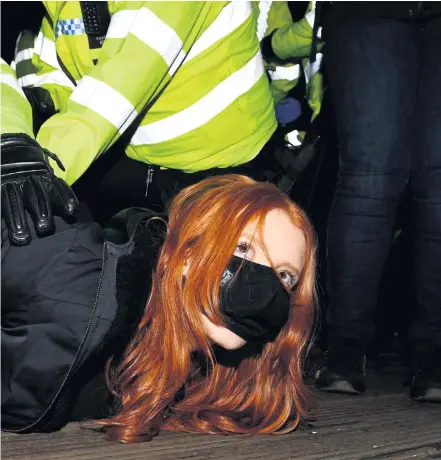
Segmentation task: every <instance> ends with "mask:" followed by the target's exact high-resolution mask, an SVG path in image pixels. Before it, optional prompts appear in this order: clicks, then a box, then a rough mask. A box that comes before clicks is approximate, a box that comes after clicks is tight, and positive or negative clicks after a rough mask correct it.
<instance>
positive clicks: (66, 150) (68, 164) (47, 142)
mask: <svg viewBox="0 0 441 460" xmlns="http://www.w3.org/2000/svg"><path fill="white" fill-rule="evenodd" d="M115 3H116V2H115ZM209 9H210V2H175V3H173V4H171V3H169V2H117V3H116V11H114V12H113V15H112V19H111V22H110V26H109V30H108V33H107V36H106V39H105V41H104V44H103V47H102V50H101V54H100V58H99V63H98V64H97V65H96V66H95V67H94V68H93V69H92V70H91V71H90V73H89V74H88V75H85V76H84V77H83V78H82V79H81V81H80V82H79V84H78V86H77V87H76V88H75V89H74V90H73V92H72V93H71V95H70V97H69V99H68V100H67V103H66V107H65V110H64V111H62V112H61V113H59V114H56V115H54V116H53V117H51V118H50V119H49V120H48V121H47V122H46V123H45V124H43V126H42V127H41V129H40V131H39V133H38V136H37V140H38V142H39V143H40V144H41V145H42V146H43V147H45V148H47V149H49V150H50V151H52V152H54V153H56V154H57V155H58V156H59V158H60V160H61V161H62V162H63V164H64V166H65V168H66V172H62V171H61V170H60V169H58V168H57V167H56V165H55V164H52V166H53V167H54V169H55V170H56V173H57V175H58V176H59V177H62V178H64V179H65V180H66V181H67V183H68V184H72V183H74V182H75V181H76V180H77V179H78V178H79V177H80V176H81V175H82V174H83V173H84V172H85V171H86V170H87V169H88V167H89V166H90V164H91V163H92V162H93V161H94V160H95V158H96V157H97V156H98V155H100V154H101V153H102V152H104V151H106V150H107V149H109V147H110V146H111V145H112V144H114V142H115V141H116V140H117V139H118V138H119V137H120V136H121V135H123V134H124V132H125V131H126V130H127V128H128V127H129V126H130V125H131V124H132V123H133V122H135V120H137V118H138V117H142V114H143V113H144V111H146V110H148V108H149V105H150V104H152V103H153V102H154V100H155V97H156V96H157V95H158V94H159V93H160V92H161V91H162V90H163V89H164V87H165V86H166V85H167V83H168V82H169V81H170V78H171V76H172V75H173V74H174V72H175V71H176V70H177V68H178V67H179V65H180V64H181V63H182V61H183V59H184V57H185V53H186V52H188V47H189V46H190V45H191V43H192V40H193V41H194V38H195V36H196V35H197V34H198V33H199V31H198V30H194V29H195V28H194V27H193V24H194V23H195V21H196V19H197V18H199V17H201V15H207V14H208V11H209Z"/></svg>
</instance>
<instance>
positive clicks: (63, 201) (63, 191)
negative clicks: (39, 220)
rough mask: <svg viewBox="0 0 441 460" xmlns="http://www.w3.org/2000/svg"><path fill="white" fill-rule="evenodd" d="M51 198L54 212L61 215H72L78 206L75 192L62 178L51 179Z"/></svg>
mask: <svg viewBox="0 0 441 460" xmlns="http://www.w3.org/2000/svg"><path fill="white" fill-rule="evenodd" d="M51 199H52V203H53V205H54V214H56V215H61V216H63V217H69V216H72V215H73V214H74V213H75V212H76V210H77V209H78V206H79V202H78V199H77V197H76V196H75V193H74V192H73V190H72V189H71V188H70V187H69V186H68V185H67V184H66V182H64V180H63V179H58V178H55V179H52V187H51Z"/></svg>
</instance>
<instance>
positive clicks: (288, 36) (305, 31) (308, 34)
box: [269, 3, 315, 61]
mask: <svg viewBox="0 0 441 460" xmlns="http://www.w3.org/2000/svg"><path fill="white" fill-rule="evenodd" d="M314 19H315V8H314V7H313V5H312V3H311V4H310V6H309V8H308V12H307V13H306V15H305V17H304V18H303V19H301V20H300V21H297V22H293V23H292V24H287V25H284V26H282V27H279V28H277V29H276V30H274V31H273V32H272V34H271V36H270V37H269V41H270V47H271V50H272V52H273V53H274V56H275V57H276V58H278V59H280V60H282V61H285V60H288V59H299V58H304V57H307V56H309V54H310V52H311V45H312V34H313V27H314Z"/></svg>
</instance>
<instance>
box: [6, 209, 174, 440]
mask: <svg viewBox="0 0 441 460" xmlns="http://www.w3.org/2000/svg"><path fill="white" fill-rule="evenodd" d="M153 215H154V214H153V213H151V212H150V211H147V210H143V209H130V210H127V211H125V212H123V213H121V214H119V215H118V216H117V217H115V218H114V219H113V220H112V222H111V224H110V226H109V228H106V230H103V229H102V228H101V227H100V226H98V225H97V224H92V223H79V222H75V223H67V222H64V221H63V220H62V219H57V222H56V224H57V232H56V234H55V235H53V236H51V237H47V238H37V237H36V236H35V235H33V240H32V243H31V244H30V245H29V246H25V247H15V246H11V245H10V244H9V242H8V240H7V234H6V230H5V227H4V225H3V224H2V242H3V243H2V307H3V308H2V330H1V339H2V344H1V346H2V429H6V430H10V431H14V432H34V431H53V430H55V429H58V428H60V427H61V426H63V425H64V424H65V423H66V422H67V421H69V420H70V419H71V418H72V417H71V413H72V409H73V408H74V407H75V405H76V401H78V398H79V397H80V393H81V390H82V389H83V388H85V387H86V388H87V387H88V382H90V381H94V380H95V379H96V378H97V376H98V377H100V376H102V375H103V369H104V365H105V363H106V361H107V359H108V358H109V357H110V356H112V355H114V354H116V355H117V356H118V355H120V354H121V353H122V351H123V350H124V349H125V347H126V346H127V343H128V341H129V340H130V338H131V336H132V335H133V332H134V329H135V328H136V325H137V323H138V321H139V318H140V316H141V315H142V313H143V310H144V306H145V303H146V300H147V297H148V295H149V292H150V287H151V273H152V271H153V269H154V267H155V264H156V259H157V254H158V250H159V248H160V246H161V243H162V235H164V234H165V226H163V225H162V224H161V223H160V222H159V221H157V220H155V221H153V222H150V223H149V224H148V225H146V222H147V221H148V220H149V218H150V217H152V216H153ZM29 224H30V225H31V222H29ZM101 380H102V379H101ZM80 399H81V397H80ZM108 399H109V398H108V393H107V391H105V388H104V386H103V391H101V392H100V395H99V397H96V395H93V397H92V398H90V399H89V401H95V403H97V404H96V407H95V408H90V407H89V409H90V412H89V413H88V414H85V416H86V417H97V416H100V415H103V416H105V415H106V412H107V409H108V407H107V406H108V404H109V403H110V400H108Z"/></svg>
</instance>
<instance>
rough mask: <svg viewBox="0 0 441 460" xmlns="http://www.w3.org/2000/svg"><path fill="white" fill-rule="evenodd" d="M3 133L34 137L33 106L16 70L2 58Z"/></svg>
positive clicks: (0, 70) (0, 77) (0, 81)
mask: <svg viewBox="0 0 441 460" xmlns="http://www.w3.org/2000/svg"><path fill="white" fill-rule="evenodd" d="M0 92H1V107H0V111H1V112H0V113H1V125H0V130H1V134H5V133H23V134H26V135H28V136H29V137H31V138H33V137H34V133H33V131H32V108H31V105H30V104H29V102H28V100H27V99H26V96H25V94H24V92H23V90H22V89H21V87H20V84H19V83H18V81H17V79H16V76H15V72H14V70H12V68H11V67H10V66H9V65H8V64H7V63H6V62H5V61H4V60H3V59H1V58H0Z"/></svg>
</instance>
